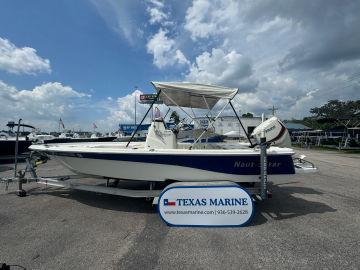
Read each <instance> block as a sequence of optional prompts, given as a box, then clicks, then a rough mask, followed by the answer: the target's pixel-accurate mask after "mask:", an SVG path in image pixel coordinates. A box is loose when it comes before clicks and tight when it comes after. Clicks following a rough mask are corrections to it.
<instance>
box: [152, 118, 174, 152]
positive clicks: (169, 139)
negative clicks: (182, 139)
mask: <svg viewBox="0 0 360 270" xmlns="http://www.w3.org/2000/svg"><path fill="white" fill-rule="evenodd" d="M145 148H147V149H176V148H177V140H176V135H175V134H174V132H173V131H172V130H169V129H166V127H165V124H164V121H163V120H162V119H161V118H158V119H155V120H154V121H153V122H152V123H151V125H150V127H149V130H148V134H147V136H146V142H145Z"/></svg>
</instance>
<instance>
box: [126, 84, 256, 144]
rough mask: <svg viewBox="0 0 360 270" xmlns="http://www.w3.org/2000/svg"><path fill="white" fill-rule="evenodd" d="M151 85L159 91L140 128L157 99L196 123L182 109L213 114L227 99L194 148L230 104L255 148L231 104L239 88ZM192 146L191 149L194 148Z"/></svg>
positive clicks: (200, 85) (201, 85)
mask: <svg viewBox="0 0 360 270" xmlns="http://www.w3.org/2000/svg"><path fill="white" fill-rule="evenodd" d="M151 83H152V84H153V85H154V87H155V89H156V91H157V96H156V99H155V100H154V102H153V103H152V104H151V106H150V108H149V109H148V111H147V112H146V114H145V116H144V118H143V119H142V120H141V122H140V124H139V126H140V125H141V124H142V122H143V121H144V119H145V118H146V116H147V114H148V113H149V111H150V109H151V108H152V106H153V105H154V103H155V101H156V100H157V98H160V99H161V100H162V101H163V102H164V104H165V105H167V106H177V107H179V108H180V109H181V110H182V111H183V112H184V113H185V114H186V115H187V116H189V117H190V118H191V119H193V120H194V121H196V119H195V117H192V116H191V115H189V114H188V113H187V112H186V111H185V110H184V109H183V108H182V107H187V108H195V109H208V111H209V112H211V110H212V109H213V108H214V106H215V105H216V103H217V102H218V101H219V100H220V99H226V100H228V102H227V103H226V104H225V105H224V107H223V108H222V109H221V110H220V112H219V113H218V114H217V115H216V117H215V118H214V120H213V121H211V122H210V124H209V126H208V127H207V128H206V129H205V130H204V131H203V133H202V134H201V135H200V136H199V137H198V138H197V139H196V140H195V141H194V143H193V144H192V146H193V145H194V144H196V143H197V142H198V141H199V140H200V138H201V137H202V136H203V135H204V134H205V132H206V131H207V130H208V129H209V128H212V127H213V125H214V122H215V121H216V119H217V118H218V117H219V116H220V115H221V113H222V112H223V111H224V110H225V108H226V107H227V105H228V104H230V106H231V108H232V110H233V111H234V113H235V115H236V117H237V119H238V121H239V123H240V125H241V127H242V129H243V130H244V132H245V134H246V137H247V138H248V140H249V142H250V145H251V146H253V144H252V142H251V140H250V137H249V135H248V133H247V132H246V130H245V128H244V126H243V124H242V123H241V120H240V118H239V116H238V115H237V113H236V111H235V109H234V106H233V105H232V103H231V100H232V99H233V98H234V97H235V96H236V94H237V93H238V91H239V89H238V88H228V87H222V86H215V85H206V84H195V83H187V82H151ZM139 126H138V127H139ZM138 127H137V129H136V130H135V132H134V133H133V136H132V137H131V139H130V140H129V142H128V144H127V146H128V145H129V144H130V142H131V140H132V139H133V137H134V135H135V134H136V132H137V130H138ZM192 146H191V147H190V149H191V148H192Z"/></svg>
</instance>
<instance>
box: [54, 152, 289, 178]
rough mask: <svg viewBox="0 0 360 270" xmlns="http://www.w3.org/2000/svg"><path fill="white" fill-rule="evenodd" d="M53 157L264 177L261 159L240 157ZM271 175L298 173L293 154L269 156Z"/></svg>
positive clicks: (141, 155) (126, 155) (72, 155)
mask: <svg viewBox="0 0 360 270" xmlns="http://www.w3.org/2000/svg"><path fill="white" fill-rule="evenodd" d="M49 154H51V155H56V156H68V157H77V158H89V159H102V160H115V161H130V162H141V163H156V164H164V165H175V166H183V167H190V168H195V169H201V170H206V171H213V172H219V173H226V174H237V175H260V157H259V156H254V155H249V156H244V155H241V156H240V155H239V156H205V155H203V156H202V155H166V154H156V155H147V154H121V153H119V154H105V153H102V154H100V153H68V152H50V153H49ZM267 160H268V174H294V173H295V169H294V163H293V160H292V157H291V155H268V157H267Z"/></svg>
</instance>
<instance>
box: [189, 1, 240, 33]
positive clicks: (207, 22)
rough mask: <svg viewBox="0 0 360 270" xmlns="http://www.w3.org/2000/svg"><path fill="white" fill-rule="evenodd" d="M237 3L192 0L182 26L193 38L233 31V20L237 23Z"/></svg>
mask: <svg viewBox="0 0 360 270" xmlns="http://www.w3.org/2000/svg"><path fill="white" fill-rule="evenodd" d="M239 4H240V3H239V2H238V1H233V0H224V1H213V2H210V1H207V0H194V1H193V3H192V6H191V7H189V8H188V10H187V12H186V17H185V25H184V27H185V29H186V30H187V31H189V32H190V34H191V38H192V39H193V40H196V39H198V38H208V37H210V36H216V35H219V34H222V33H226V32H229V31H233V30H234V27H235V26H236V25H237V24H236V23H235V22H238V24H239V20H238V18H237V16H238V10H239ZM230 26H233V27H232V28H231V27H230Z"/></svg>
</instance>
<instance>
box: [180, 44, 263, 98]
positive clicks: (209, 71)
mask: <svg viewBox="0 0 360 270" xmlns="http://www.w3.org/2000/svg"><path fill="white" fill-rule="evenodd" d="M251 75H252V66H251V61H250V60H249V59H248V58H247V57H244V56H243V55H241V54H240V53H238V52H236V51H234V50H233V51H230V52H228V53H226V52H224V51H223V50H222V49H219V48H213V49H212V51H211V53H209V52H204V53H202V54H201V55H199V56H197V57H196V61H195V63H193V64H192V66H191V68H190V71H189V73H188V74H187V75H186V80H188V81H193V82H198V83H210V84H220V85H224V86H233V87H239V88H240V90H243V91H244V90H249V87H250V88H254V87H256V84H257V82H256V80H254V79H253V78H251ZM244 88H245V89H244Z"/></svg>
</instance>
